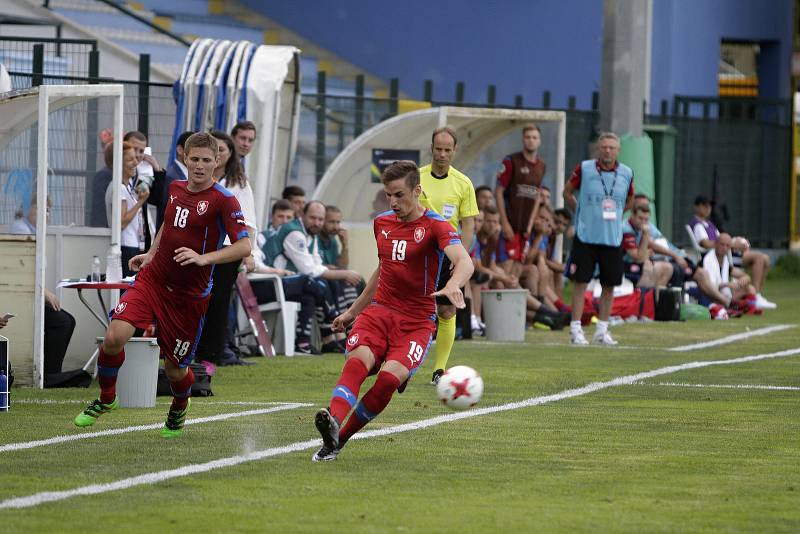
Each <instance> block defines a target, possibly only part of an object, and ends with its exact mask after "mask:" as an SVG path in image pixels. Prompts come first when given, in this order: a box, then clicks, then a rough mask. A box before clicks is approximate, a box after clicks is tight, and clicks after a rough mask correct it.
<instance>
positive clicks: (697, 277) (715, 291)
mask: <svg viewBox="0 0 800 534" xmlns="http://www.w3.org/2000/svg"><path fill="white" fill-rule="evenodd" d="M694 281H695V282H697V287H699V288H700V291H701V292H702V293H703V294H704V295H705V296H707V297H708V298H710V299H711V300H712V301H714V302H715V303H717V304H721V305H722V306H725V307H726V308H727V307H728V306H730V304H731V299H730V297H729V296H727V295H725V294H723V293H722V292H721V291H720V290H719V288H718V287H717V286H716V284H714V282H712V281H711V277H710V276H709V274H708V271H706V270H705V269H703V268H702V267H698V268H697V270H695V272H694Z"/></svg>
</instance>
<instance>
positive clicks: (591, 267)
mask: <svg viewBox="0 0 800 534" xmlns="http://www.w3.org/2000/svg"><path fill="white" fill-rule="evenodd" d="M623 254H624V250H623V249H622V246H617V247H611V246H608V245H594V244H591V243H584V242H583V241H581V240H580V239H578V237H577V236H575V240H574V241H573V242H572V253H571V254H570V259H571V265H570V267H569V278H570V279H571V280H572V281H573V282H577V283H579V284H585V283H588V282H589V281H591V279H592V278H594V273H595V268H596V267H599V268H600V285H602V286H606V287H608V286H618V285H620V284H621V283H622V276H623V273H624V271H625V266H624V262H623V261H622V257H623Z"/></svg>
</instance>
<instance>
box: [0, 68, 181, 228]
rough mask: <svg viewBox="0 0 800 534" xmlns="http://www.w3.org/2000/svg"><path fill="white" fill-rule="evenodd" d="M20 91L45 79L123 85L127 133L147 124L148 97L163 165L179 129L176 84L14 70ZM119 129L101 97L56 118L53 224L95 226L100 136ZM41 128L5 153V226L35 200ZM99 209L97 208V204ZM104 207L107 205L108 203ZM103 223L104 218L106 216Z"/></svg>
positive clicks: (151, 129) (0, 199)
mask: <svg viewBox="0 0 800 534" xmlns="http://www.w3.org/2000/svg"><path fill="white" fill-rule="evenodd" d="M10 74H11V81H12V86H13V88H14V89H24V88H28V87H32V86H33V82H34V81H35V80H34V79H35V78H37V77H39V78H41V81H42V82H43V83H44V84H50V85H53V84H74V83H97V82H98V81H99V82H104V81H107V82H109V83H111V82H113V83H121V84H122V85H123V86H124V99H123V100H124V102H123V105H124V115H123V130H124V131H130V130H137V129H139V125H140V124H141V122H142V116H141V110H142V107H143V102H142V99H143V98H144V99H146V109H147V110H148V111H147V124H148V140H149V144H150V145H151V146H152V147H153V152H154V155H155V157H156V159H157V160H158V161H159V162H160V163H161V164H162V165H163V166H166V164H167V157H168V154H169V150H170V144H171V142H172V131H173V128H174V125H175V103H174V100H173V98H172V86H170V85H168V84H157V83H147V84H144V83H143V82H139V81H132V80H127V81H120V80H99V79H97V78H91V79H90V78H81V77H74V76H49V75H37V74H30V73H20V72H13V71H12V72H11V73H10ZM143 85H144V86H146V88H147V91H141V88H142V86H143ZM112 125H113V108H112V105H111V101H110V99H104V98H98V99H92V100H88V101H83V102H80V103H77V104H73V105H71V106H68V107H66V108H64V109H61V110H58V111H55V112H53V113H52V114H51V116H50V130H49V139H50V141H49V151H50V169H49V170H48V174H49V182H48V189H49V191H50V196H51V201H52V202H53V207H52V209H51V213H50V222H51V224H56V225H70V224H74V225H76V226H89V225H90V224H91V219H92V217H91V215H92V206H93V201H98V198H97V196H98V195H103V196H104V194H105V191H101V190H100V189H102V187H101V188H98V186H97V183H96V182H95V179H96V174H97V172H98V171H99V170H101V169H103V168H104V167H105V162H104V159H103V153H102V144H101V141H100V137H99V134H100V132H101V130H103V129H104V128H110V127H111V126H112ZM36 135H37V129H36V125H34V126H32V127H31V128H29V129H28V130H26V131H24V132H22V133H21V134H20V135H18V136H17V137H16V138H15V139H13V140H12V142H11V143H9V144H8V145H7V146H5V147H3V148H2V149H0V191H2V192H3V195H2V196H0V224H10V223H11V222H12V221H13V219H14V216H15V215H16V214H17V213H18V212H19V210H20V209H23V210H26V209H27V204H26V203H25V202H24V199H27V198H29V197H30V191H31V190H35V189H32V188H33V187H34V184H33V178H34V177H35V174H36V162H37V157H36V151H35V147H36ZM95 205H96V204H95ZM103 205H104V204H103ZM101 220H102V218H101Z"/></svg>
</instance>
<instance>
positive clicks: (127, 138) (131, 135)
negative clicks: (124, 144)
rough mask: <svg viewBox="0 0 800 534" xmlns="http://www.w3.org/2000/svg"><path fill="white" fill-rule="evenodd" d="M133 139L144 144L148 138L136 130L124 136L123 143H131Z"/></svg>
mask: <svg viewBox="0 0 800 534" xmlns="http://www.w3.org/2000/svg"><path fill="white" fill-rule="evenodd" d="M131 139H136V140H137V141H141V142H142V143H146V142H147V136H146V135H145V134H143V133H142V132H137V131H136V130H134V131H132V132H128V133H126V134H125V135H124V136H122V140H123V141H130V140H131Z"/></svg>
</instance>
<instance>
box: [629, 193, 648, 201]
mask: <svg viewBox="0 0 800 534" xmlns="http://www.w3.org/2000/svg"><path fill="white" fill-rule="evenodd" d="M633 198H634V199H635V200H641V199H645V200H646V201H648V202H650V197H648V196H647V195H645V194H644V193H636V194H635V195H633Z"/></svg>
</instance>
